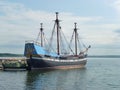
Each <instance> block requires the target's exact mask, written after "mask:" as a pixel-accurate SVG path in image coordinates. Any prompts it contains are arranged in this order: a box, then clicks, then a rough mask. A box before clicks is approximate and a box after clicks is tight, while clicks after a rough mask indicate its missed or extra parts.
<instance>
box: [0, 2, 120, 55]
mask: <svg viewBox="0 0 120 90" xmlns="http://www.w3.org/2000/svg"><path fill="white" fill-rule="evenodd" d="M59 18H60V20H61V22H60V24H61V27H62V30H63V32H64V33H65V35H66V37H68V38H70V37H71V35H72V32H73V29H74V22H77V27H78V32H79V35H80V36H81V37H82V40H83V41H85V42H86V43H87V44H89V43H90V44H94V45H108V44H112V43H114V41H115V40H116V38H118V36H117V35H116V33H115V32H114V30H116V29H117V28H120V26H119V24H107V23H101V21H102V22H103V21H104V19H105V18H104V17H101V16H94V17H83V16H77V15H75V14H73V13H69V12H61V13H60V14H59ZM54 19H55V13H54V12H51V13H50V12H47V11H39V10H32V9H30V8H27V7H25V6H24V5H23V4H20V3H10V2H7V1H0V29H1V30H0V32H1V33H0V36H1V37H2V38H0V41H1V42H0V49H1V50H3V48H4V50H3V51H4V52H14V51H15V52H17V53H23V50H24V43H25V40H30V39H36V38H37V34H38V32H39V27H40V26H39V23H41V22H43V28H44V32H45V34H46V36H47V38H50V34H51V30H52V28H53V24H54V21H53V20H54ZM97 23H98V24H97ZM68 40H69V39H68ZM12 46H13V47H12ZM20 48H21V50H20Z"/></svg>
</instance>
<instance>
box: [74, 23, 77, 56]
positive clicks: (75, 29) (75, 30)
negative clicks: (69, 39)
mask: <svg viewBox="0 0 120 90" xmlns="http://www.w3.org/2000/svg"><path fill="white" fill-rule="evenodd" d="M74 24H75V28H74V32H75V55H77V28H76V25H77V23H74Z"/></svg>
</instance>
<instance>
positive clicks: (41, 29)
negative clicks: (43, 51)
mask: <svg viewBox="0 0 120 90" xmlns="http://www.w3.org/2000/svg"><path fill="white" fill-rule="evenodd" d="M42 25H43V23H40V26H41V28H40V31H41V47H43V27H42Z"/></svg>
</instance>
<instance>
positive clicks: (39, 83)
mask: <svg viewBox="0 0 120 90" xmlns="http://www.w3.org/2000/svg"><path fill="white" fill-rule="evenodd" d="M33 89H34V90H86V68H84V69H71V70H52V71H49V70H48V71H46V70H45V71H44V70H41V71H28V72H27V77H26V90H33Z"/></svg>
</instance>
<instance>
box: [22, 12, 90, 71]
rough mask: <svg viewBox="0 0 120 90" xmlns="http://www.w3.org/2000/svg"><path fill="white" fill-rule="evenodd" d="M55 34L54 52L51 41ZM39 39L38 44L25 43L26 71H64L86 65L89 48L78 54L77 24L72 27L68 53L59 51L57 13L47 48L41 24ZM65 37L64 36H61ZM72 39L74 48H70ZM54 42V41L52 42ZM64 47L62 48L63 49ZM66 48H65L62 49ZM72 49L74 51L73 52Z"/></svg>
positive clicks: (59, 30)
mask: <svg viewBox="0 0 120 90" xmlns="http://www.w3.org/2000/svg"><path fill="white" fill-rule="evenodd" d="M54 32H56V42H57V44H56V48H57V50H56V51H54V50H53V51H52V48H53V47H55V44H54V45H53V47H52V40H53V36H54ZM38 36H40V37H41V40H40V43H38V42H37V41H27V42H26V43H25V51H24V55H25V56H26V57H27V58H28V60H27V64H28V69H64V68H82V67H84V66H85V65H86V62H87V51H88V49H89V48H90V46H88V47H86V48H85V49H84V50H82V51H79V52H78V43H79V40H78V39H79V38H78V32H77V23H75V25H74V31H73V35H72V38H71V40H70V44H69V45H68V48H69V51H71V52H70V53H68V52H67V51H66V50H64V52H63V51H61V44H62V42H61V37H62V35H61V27H60V20H59V19H58V12H56V20H55V24H54V27H53V31H52V36H51V38H50V42H49V43H48V45H47V46H48V47H47V48H46V47H45V46H44V42H43V41H44V39H43V38H44V32H43V27H42V24H41V28H40V33H39V35H38ZM63 37H65V35H63ZM73 37H74V48H71V47H70V45H71V42H72V40H73ZM54 42H55V40H54ZM66 42H67V41H66ZM63 47H64V46H62V48H63ZM64 48H67V47H64ZM73 49H74V50H73Z"/></svg>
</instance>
